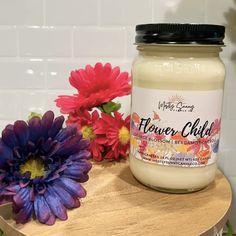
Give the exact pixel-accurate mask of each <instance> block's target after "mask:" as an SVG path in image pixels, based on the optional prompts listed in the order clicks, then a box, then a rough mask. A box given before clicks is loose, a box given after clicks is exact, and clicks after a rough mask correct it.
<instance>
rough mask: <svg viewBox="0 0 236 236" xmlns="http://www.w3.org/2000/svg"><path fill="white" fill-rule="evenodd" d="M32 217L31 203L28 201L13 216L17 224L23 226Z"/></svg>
mask: <svg viewBox="0 0 236 236" xmlns="http://www.w3.org/2000/svg"><path fill="white" fill-rule="evenodd" d="M32 215H33V203H32V202H31V201H28V202H27V203H26V204H25V205H24V206H23V207H22V208H21V210H20V211H19V212H18V213H17V214H16V215H15V219H16V223H17V224H25V223H26V222H28V221H29V220H30V219H31V217H32Z"/></svg>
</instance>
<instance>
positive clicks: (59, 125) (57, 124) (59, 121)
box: [48, 116, 65, 138]
mask: <svg viewBox="0 0 236 236" xmlns="http://www.w3.org/2000/svg"><path fill="white" fill-rule="evenodd" d="M64 120H65V118H64V116H59V117H57V118H56V119H55V120H54V122H53V124H52V127H51V128H50V130H49V131H48V136H49V137H52V138H54V137H55V136H56V135H57V134H58V132H59V131H60V130H61V128H62V125H63V123H64Z"/></svg>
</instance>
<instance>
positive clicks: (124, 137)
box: [119, 126, 130, 145]
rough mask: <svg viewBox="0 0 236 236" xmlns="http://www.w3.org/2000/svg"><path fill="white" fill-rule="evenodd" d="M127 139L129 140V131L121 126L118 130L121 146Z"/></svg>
mask: <svg viewBox="0 0 236 236" xmlns="http://www.w3.org/2000/svg"><path fill="white" fill-rule="evenodd" d="M129 139H130V134H129V130H128V129H127V128H126V127H125V126H122V127H121V129H120V130H119V141H120V143H121V144H122V145H126V144H127V143H128V142H129Z"/></svg>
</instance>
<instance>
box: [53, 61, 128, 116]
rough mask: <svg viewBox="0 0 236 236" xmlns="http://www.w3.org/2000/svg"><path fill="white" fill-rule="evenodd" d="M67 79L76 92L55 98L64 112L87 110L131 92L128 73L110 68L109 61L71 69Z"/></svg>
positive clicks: (117, 68)
mask: <svg viewBox="0 0 236 236" xmlns="http://www.w3.org/2000/svg"><path fill="white" fill-rule="evenodd" d="M69 80H70V84H71V85H72V86H73V87H75V88H76V89H77V91H78V94H74V95H73V96H66V95H61V96H59V97H58V98H57V99H56V105H57V106H58V107H60V109H61V112H62V113H64V114H69V113H72V112H74V111H78V110H83V109H87V110H89V109H91V108H93V107H98V106H100V105H102V104H104V103H107V102H109V101H111V100H113V99H114V98H116V97H121V96H125V95H128V94H130V92H131V85H130V81H131V78H130V76H129V74H128V73H127V72H122V73H121V72H120V68H119V67H114V68H112V67H111V64H110V63H106V64H105V65H102V64H101V63H97V64H96V65H95V66H94V67H92V66H91V65H87V66H86V67H85V69H79V70H76V71H72V72H71V76H70V78H69Z"/></svg>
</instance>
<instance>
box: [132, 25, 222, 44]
mask: <svg viewBox="0 0 236 236" xmlns="http://www.w3.org/2000/svg"><path fill="white" fill-rule="evenodd" d="M224 35H225V27H224V26H222V25H209V24H174V23H173V24H165V23H162V24H142V25H136V37H135V43H136V44H151V43H152V44H214V45H224V42H223V39H224Z"/></svg>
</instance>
